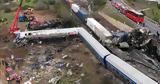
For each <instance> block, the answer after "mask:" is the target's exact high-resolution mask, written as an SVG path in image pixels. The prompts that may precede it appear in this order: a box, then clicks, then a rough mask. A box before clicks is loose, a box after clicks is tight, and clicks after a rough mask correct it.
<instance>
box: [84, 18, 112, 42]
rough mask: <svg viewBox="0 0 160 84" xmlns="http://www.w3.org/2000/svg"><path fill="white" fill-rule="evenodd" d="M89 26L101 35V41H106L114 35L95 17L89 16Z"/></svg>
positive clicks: (96, 33)
mask: <svg viewBox="0 0 160 84" xmlns="http://www.w3.org/2000/svg"><path fill="white" fill-rule="evenodd" d="M87 26H88V27H89V28H90V29H91V30H92V31H93V32H94V33H95V35H97V36H98V37H99V39H100V40H101V41H105V40H106V39H109V38H111V37H112V34H111V33H110V32H109V31H108V30H107V29H106V28H105V27H103V26H102V25H101V24H100V23H99V22H97V21H96V20H95V19H94V18H87Z"/></svg>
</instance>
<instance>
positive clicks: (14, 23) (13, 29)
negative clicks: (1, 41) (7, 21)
mask: <svg viewBox="0 0 160 84" xmlns="http://www.w3.org/2000/svg"><path fill="white" fill-rule="evenodd" d="M22 3H23V0H20V4H19V6H18V8H17V10H16V15H15V17H14V19H13V22H12V24H11V26H10V29H9V32H10V33H14V32H15V31H18V30H19V29H18V27H17V21H18V17H19V13H20V12H21V10H22Z"/></svg>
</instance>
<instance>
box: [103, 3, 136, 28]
mask: <svg viewBox="0 0 160 84" xmlns="http://www.w3.org/2000/svg"><path fill="white" fill-rule="evenodd" d="M114 10H115V9H114V8H113V7H110V6H109V5H106V6H105V8H104V9H103V10H102V11H103V12H104V13H105V14H107V15H108V16H110V17H112V18H114V19H116V20H118V21H120V22H122V23H125V24H127V25H128V26H130V27H133V28H135V27H136V25H135V23H133V22H132V21H131V20H130V19H128V18H127V17H126V16H124V15H123V14H121V13H120V12H119V11H118V10H115V11H114Z"/></svg>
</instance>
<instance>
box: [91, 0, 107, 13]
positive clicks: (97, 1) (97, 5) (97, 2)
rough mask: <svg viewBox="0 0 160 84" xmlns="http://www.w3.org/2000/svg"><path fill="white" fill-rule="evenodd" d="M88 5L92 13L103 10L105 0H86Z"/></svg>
mask: <svg viewBox="0 0 160 84" xmlns="http://www.w3.org/2000/svg"><path fill="white" fill-rule="evenodd" d="M88 2H89V4H90V5H91V9H92V10H93V11H97V10H99V9H101V8H103V7H104V6H105V4H106V2H107V1H106V0H88Z"/></svg>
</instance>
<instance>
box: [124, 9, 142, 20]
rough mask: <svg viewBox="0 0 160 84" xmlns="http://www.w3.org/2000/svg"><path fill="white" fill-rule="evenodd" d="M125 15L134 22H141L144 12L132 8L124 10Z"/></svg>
mask: <svg viewBox="0 0 160 84" xmlns="http://www.w3.org/2000/svg"><path fill="white" fill-rule="evenodd" d="M124 14H125V16H127V17H128V18H129V19H131V20H133V21H134V22H136V23H143V22H144V14H143V13H140V12H137V11H134V10H125V12H124Z"/></svg>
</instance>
